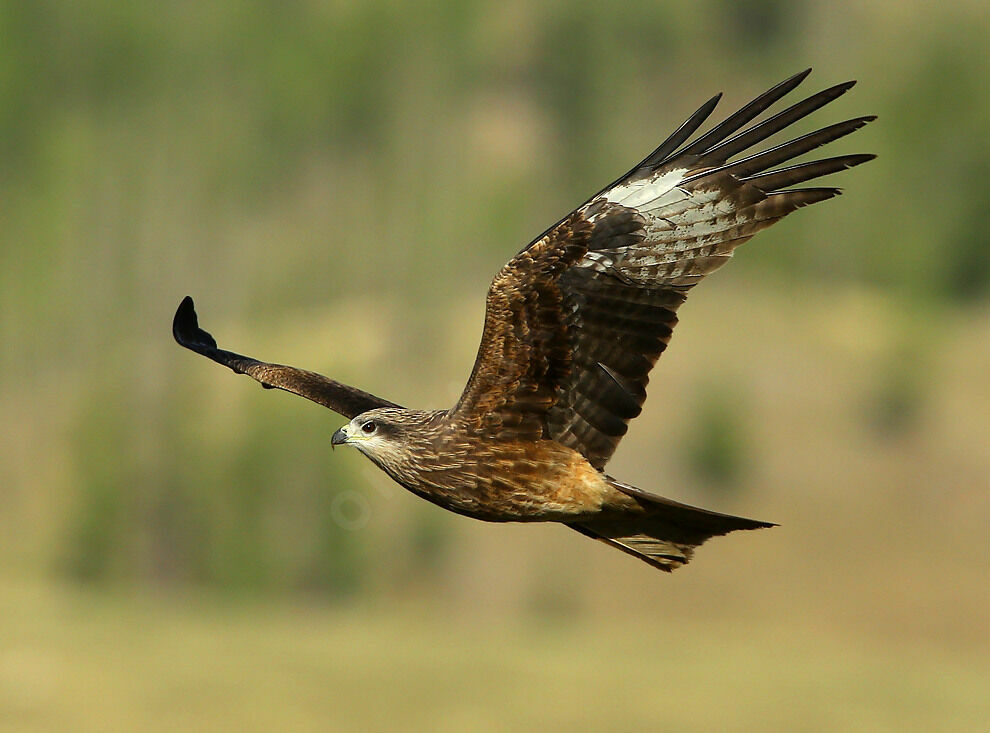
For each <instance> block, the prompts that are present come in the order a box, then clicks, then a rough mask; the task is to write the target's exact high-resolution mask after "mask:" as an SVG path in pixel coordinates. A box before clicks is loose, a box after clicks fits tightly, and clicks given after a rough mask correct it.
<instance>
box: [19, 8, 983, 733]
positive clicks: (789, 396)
mask: <svg viewBox="0 0 990 733" xmlns="http://www.w3.org/2000/svg"><path fill="white" fill-rule="evenodd" d="M988 39H990V13H987V11H986V5H985V2H982V1H980V2H977V1H976V0H963V1H961V2H956V3H943V4H941V5H939V6H938V10H937V12H936V11H934V10H932V9H931V6H930V5H929V4H927V3H914V2H893V1H891V0H867V1H866V2H858V3H852V2H834V3H829V4H822V3H818V4H811V3H807V4H799V3H792V2H784V1H780V0H760V2H751V3H739V2H734V1H732V0H696V1H695V2H690V3H678V4H673V3H658V2H647V1H645V0H633V1H631V2H626V3H622V4H621V5H610V4H606V3H587V4H582V3H563V2H550V3H542V4H536V3H524V2H517V1H515V0H508V1H503V2H491V1H487V2H481V1H478V2H458V3H429V4H428V3H424V4H411V3H401V2H379V1H378V0H363V1H362V2H353V1H348V0H338V1H336V2H282V3H273V2H223V3H219V2H185V1H183V2H172V3H121V2H116V1H113V0H85V1H80V2H74V3H65V2H53V1H37V2H19V1H17V0H12V1H10V2H3V3H0V222H2V230H0V231H2V249H0V304H2V307H0V340H2V344H3V345H2V348H0V366H2V374H3V376H4V378H3V380H2V381H0V420H2V423H3V425H4V426H5V427H4V430H3V438H2V440H0V729H2V730H11V731H34V730H39V731H40V730H74V731H87V730H93V731H97V730H99V731H106V730H143V731H154V730H163V731H164V730H176V729H185V730H211V731H212V730H222V729H231V730H258V731H270V730H356V731H367V730H449V731H463V730H477V731H481V730H506V729H514V730H521V729H530V728H539V729H542V730H558V729H559V730H564V729H568V730H573V729H579V730H580V729H585V730H588V729H590V730H596V729H598V730H606V729H612V730H617V729H620V728H622V729H631V728H633V727H638V728H640V729H646V730H678V731H691V730H698V731H710V730H756V729H759V730H808V731H819V730H821V731H825V730H864V731H866V730H897V731H903V730H924V731H929V730H960V731H971V730H975V729H976V728H978V727H979V726H980V722H979V721H981V720H982V721H983V724H985V722H986V720H987V719H990V583H988V582H987V578H988V567H990V562H988V561H990V545H988V542H987V516H988V511H990V494H988V491H987V490H988V488H990V448H988V445H990V440H988V437H990V378H988V375H990V242H988V241H987V237H986V234H985V231H986V217H987V212H988V211H990V177H988V175H987V169H988V164H990V135H988V134H987V130H988V129H990V87H988V86H987V82H986V57H987V54H988V52H990V40H988ZM809 65H811V66H814V67H815V69H816V70H815V73H814V74H813V75H812V76H811V78H810V79H809V80H808V81H806V82H805V85H804V87H802V89H801V90H800V92H799V94H803V93H810V92H811V91H815V90H817V89H819V88H823V87H825V86H828V85H831V84H834V83H837V82H840V81H844V80H846V79H847V78H858V79H859V80H860V85H859V86H858V87H857V88H856V89H854V90H853V91H852V92H851V93H850V94H848V95H846V96H845V97H843V98H842V99H841V100H840V101H838V102H836V103H835V104H832V105H830V106H829V107H827V108H826V109H825V110H823V111H821V112H819V113H818V114H816V115H815V116H814V117H813V118H812V120H810V121H808V120H806V121H804V122H803V123H802V124H801V125H799V126H798V127H799V130H798V131H800V132H804V131H808V130H811V129H814V127H820V126H823V125H825V124H829V123H832V122H836V121H839V120H841V119H845V118H847V117H852V116H857V115H861V114H878V115H879V116H880V119H879V120H878V121H877V122H876V123H874V124H873V125H871V126H869V127H868V128H866V129H865V130H863V131H861V132H858V133H856V134H855V135H854V136H852V137H851V138H849V139H846V140H843V141H841V142H839V143H837V144H835V145H833V146H831V147H830V148H829V150H828V153H827V154H828V155H835V154H839V153H842V152H875V153H878V154H879V156H880V157H879V158H878V160H877V161H875V162H873V163H870V164H869V165H867V166H864V167H862V168H858V169H856V170H855V171H850V172H847V173H845V174H843V175H841V176H837V177H835V179H833V180H834V183H835V185H840V186H843V187H844V188H845V189H846V191H847V195H846V196H844V197H842V198H840V199H838V200H836V201H832V202H829V203H825V204H822V205H820V206H815V207H813V208H812V209H808V210H805V211H801V212H800V213H798V214H796V215H795V216H793V217H791V218H789V219H788V220H787V221H786V222H784V223H782V224H780V225H779V226H777V227H775V228H774V229H772V230H771V231H769V232H767V233H766V234H763V235H761V236H760V237H759V238H757V239H756V240H755V242H753V243H751V244H749V245H747V246H746V247H745V248H744V249H743V250H742V251H741V253H740V256H739V257H738V258H737V260H736V261H735V262H733V263H732V264H731V266H730V267H728V268H726V270H724V271H722V272H719V273H718V274H717V275H715V276H714V277H713V278H711V280H710V281H708V282H706V283H704V284H702V285H701V286H699V288H698V289H697V290H696V291H695V292H694V293H693V295H692V297H691V299H690V300H689V301H688V303H687V304H686V305H685V307H684V308H683V309H682V311H681V317H682V324H681V326H680V327H679V328H678V332H677V334H676V336H675V337H674V340H673V348H671V350H670V352H669V353H668V354H666V355H665V356H664V358H663V359H662V360H661V362H660V364H659V368H658V370H657V371H656V372H655V373H654V374H655V376H654V383H653V385H652V388H651V395H652V397H651V400H650V401H649V402H648V403H647V408H646V410H645V412H644V414H643V416H642V418H640V419H639V420H638V421H637V422H636V423H635V424H634V426H633V429H632V430H631V432H630V435H629V437H628V438H627V439H626V441H625V442H624V443H623V445H622V447H621V448H620V450H619V452H618V454H617V456H616V458H615V460H614V461H613V463H612V464H611V465H610V471H611V472H612V473H614V474H615V475H617V476H619V477H621V478H623V479H624V480H626V481H629V482H630V483H633V484H636V485H639V486H642V487H644V488H646V489H650V490H654V491H657V492H661V493H664V494H666V495H668V496H671V497H673V498H677V499H681V500H684V501H688V502H691V503H699V504H703V505H705V506H709V507H711V508H714V509H720V510H723V511H728V512H732V513H739V514H744V515H746V516H755V517H758V518H761V519H767V520H772V521H776V522H780V523H781V527H779V528H776V529H773V530H772V531H764V532H758V533H742V534H736V535H733V536H731V537H728V538H722V539H718V540H714V541H713V542H712V543H711V544H710V545H706V546H705V547H704V548H702V550H701V551H699V553H698V555H697V557H696V559H695V561H694V562H693V563H692V564H691V565H690V566H689V567H688V568H686V569H683V570H680V571H678V572H677V573H675V574H673V575H671V576H665V575H661V574H659V573H657V572H656V571H654V570H652V569H650V568H649V567H647V566H646V565H644V564H642V563H637V562H635V561H633V560H631V559H630V558H628V557H625V556H623V555H621V554H620V553H617V552H615V551H613V550H609V549H608V548H605V547H604V546H600V545H597V544H595V543H592V542H589V541H588V540H586V539H584V538H582V537H580V536H578V535H577V534H576V533H570V532H567V531H566V530H564V529H562V528H559V527H553V526H519V525H505V526H501V525H486V524H482V523H477V522H470V521H468V520H466V519H463V518H459V517H456V516H453V515H449V514H445V513H443V512H442V511H441V510H439V509H436V508H434V507H433V506H431V505H428V504H426V503H425V502H422V501H421V500H419V499H416V498H415V497H413V496H412V495H409V494H406V493H404V492H403V491H402V490H401V489H400V488H398V487H397V486H394V485H392V484H391V483H390V482H389V481H388V479H387V478H386V477H385V476H384V475H383V474H381V473H379V472H378V471H377V470H376V469H374V468H373V467H372V466H371V464H370V463H368V462H367V461H365V460H364V459H363V458H361V457H360V456H359V455H358V454H357V453H356V452H349V451H342V452H337V453H335V454H331V453H330V451H329V447H330V446H329V437H330V434H331V433H332V431H333V430H334V429H336V428H337V427H338V426H339V425H340V424H342V422H343V420H342V419H341V418H340V417H339V416H336V415H334V414H332V413H330V412H328V411H326V410H323V409H322V408H319V407H317V406H315V405H312V404H310V403H307V402H304V401H302V400H299V399H298V398H294V397H292V396H289V395H286V394H284V393H271V392H263V391H262V390H260V389H258V388H257V385H255V384H254V383H252V382H250V381H249V380H247V379H245V378H243V377H235V376H234V375H232V374H230V373H229V372H228V371H226V370H224V369H221V368H220V367H217V366H215V365H213V364H210V363H209V362H207V361H206V360H204V359H202V358H199V357H195V356H194V355H192V354H190V353H189V352H186V351H184V350H182V349H180V348H179V347H177V346H176V345H175V344H174V343H173V342H172V339H171V336H170V333H169V325H170V320H171V317H172V313H173V311H174V308H175V307H176V305H177V304H178V302H179V300H180V299H181V297H182V296H184V295H186V294H191V295H193V296H194V297H195V298H196V302H197V306H198V309H199V311H200V316H201V318H202V323H203V325H204V327H205V328H207V329H208V330H210V331H212V332H213V333H214V335H216V336H217V338H218V340H219V341H220V344H221V345H222V346H225V347H227V348H230V349H233V350H237V351H241V352H244V353H249V354H251V355H253V356H257V357H258V358H264V359H270V360H274V361H281V362H284V363H290V364H295V365H298V366H301V367H306V368H310V369H315V370H317V371H321V372H324V373H327V374H331V375H333V376H335V377H337V378H339V379H341V380H344V381H347V382H350V383H354V384H357V385H359V386H362V387H364V388H365V389H368V390H370V391H372V392H376V393H378V394H382V395H383V396H386V397H388V398H391V399H393V400H395V401H397V402H400V403H402V404H407V405H410V406H419V407H442V406H445V405H448V404H450V403H452V402H453V401H454V400H455V399H456V397H457V395H458V394H459V390H460V388H461V386H463V383H464V380H465V379H466V376H467V374H468V373H469V371H470V367H471V364H472V361H473V358H474V353H475V349H476V346H477V340H478V338H479V336H480V330H481V321H482V317H483V305H484V303H483V295H484V292H485V288H486V287H487V284H488V282H489V280H490V278H491V276H492V274H493V273H494V272H495V271H496V269H497V268H498V267H499V266H500V265H501V264H502V263H503V262H504V261H505V260H506V259H507V258H508V257H509V256H510V255H511V254H513V253H514V252H516V251H517V250H518V249H519V248H520V247H521V246H522V245H523V244H525V243H526V242H527V241H529V239H530V238H531V237H532V236H533V235H535V234H536V233H537V232H539V231H541V230H542V229H543V228H544V227H545V226H546V225H547V224H549V223H550V222H552V221H555V220H556V219H557V218H558V217H559V216H561V215H563V214H564V213H566V212H567V211H569V210H570V209H571V208H573V207H574V206H575V205H576V204H578V203H580V202H581V201H583V200H584V198H585V197H586V196H587V195H589V194H590V193H591V192H593V191H595V190H597V189H598V188H600V187H601V185H603V184H604V183H605V182H606V181H608V180H611V179H612V178H614V177H615V176H616V175H618V174H619V173H621V172H623V171H625V170H626V169H628V168H629V166H630V165H632V163H634V162H635V161H637V160H639V159H640V158H641V157H642V156H643V155H645V153H647V152H648V151H649V150H651V149H652V148H653V147H654V146H655V145H656V144H657V143H658V141H659V140H661V139H662V138H663V137H665V136H666V134H667V133H668V132H669V131H670V130H671V129H673V127H674V126H676V125H677V124H679V123H680V122H681V121H682V120H683V119H684V118H685V117H686V116H687V115H688V114H689V113H690V112H692V111H693V110H694V109H695V108H696V107H697V106H698V105H699V104H700V103H701V102H702V101H704V100H705V99H707V98H708V97H709V96H711V94H713V93H714V92H716V91H719V90H724V91H725V92H726V97H725V99H724V101H723V103H722V108H723V109H721V110H720V111H719V112H717V113H716V116H717V117H718V118H719V119H720V118H721V116H724V115H725V114H726V113H727V112H728V111H732V110H734V109H735V108H737V107H738V106H739V105H741V104H742V103H744V102H746V101H748V100H749V99H750V98H752V97H753V96H755V94H757V93H759V92H761V91H763V90H764V89H765V88H767V87H769V86H770V85H772V84H773V83H775V82H777V81H779V80H781V79H783V78H784V77H786V76H789V75H790V74H792V73H794V72H796V71H798V70H800V69H802V68H805V67H806V66H809ZM795 98H797V94H796V95H795Z"/></svg>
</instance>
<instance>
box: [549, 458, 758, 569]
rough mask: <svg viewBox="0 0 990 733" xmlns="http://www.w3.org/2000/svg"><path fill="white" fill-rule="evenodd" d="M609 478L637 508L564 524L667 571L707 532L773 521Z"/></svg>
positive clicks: (689, 555) (686, 556) (710, 534)
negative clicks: (721, 510) (704, 506)
mask: <svg viewBox="0 0 990 733" xmlns="http://www.w3.org/2000/svg"><path fill="white" fill-rule="evenodd" d="M609 481H610V483H611V484H612V485H613V486H614V487H615V488H616V489H618V490H619V491H621V492H622V493H623V494H625V495H627V496H629V497H631V498H633V499H634V500H635V501H636V504H637V505H638V506H639V508H640V510H641V511H637V512H623V513H615V514H603V515H601V516H600V517H596V518H593V519H589V520H584V521H581V522H575V523H571V524H569V525H568V526H570V527H571V528H573V529H575V530H577V531H578V532H580V533H581V534H583V535H585V536H586V537H591V538H592V539H596V540H599V541H601V542H604V543H605V544H607V545H610V546H611V547H614V548H616V549H617V550H621V551H622V552H625V553H627V554H629V555H633V556H634V557H638V558H639V559H640V560H642V561H643V562H645V563H648V564H649V565H652V566H653V567H655V568H658V569H659V570H663V571H665V572H668V573H669V572H670V571H672V570H675V569H676V568H679V567H680V566H681V565H685V564H687V563H688V562H689V561H690V560H691V558H692V557H693V555H694V548H695V547H697V546H699V545H700V544H702V543H703V542H704V541H705V540H707V539H708V538H709V537H717V536H719V535H724V534H728V533H729V532H733V531H735V530H737V529H760V528H763V527H774V526H776V525H774V524H772V523H770V522H761V521H757V520H755V519H745V518H743V517H734V516H732V515H729V514H720V513H719V512H712V511H708V510H707V509H700V508H698V507H693V506H688V505H687V504H681V503H679V502H676V501H672V500H671V499H666V498H664V497H662V496H657V495H656V494H650V493H648V492H646V491H643V490H642V489H638V488H636V487H635V486H629V485H628V484H623V483H620V482H619V481H616V480H614V479H611V478H610V479H609Z"/></svg>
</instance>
